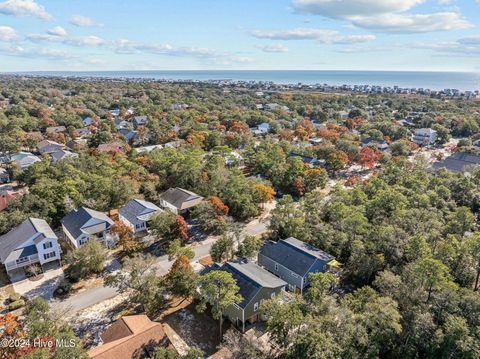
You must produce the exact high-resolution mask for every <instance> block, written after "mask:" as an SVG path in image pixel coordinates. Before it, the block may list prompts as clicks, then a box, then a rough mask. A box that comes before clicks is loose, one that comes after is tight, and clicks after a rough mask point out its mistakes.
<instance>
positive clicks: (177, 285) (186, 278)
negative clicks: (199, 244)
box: [167, 256, 198, 298]
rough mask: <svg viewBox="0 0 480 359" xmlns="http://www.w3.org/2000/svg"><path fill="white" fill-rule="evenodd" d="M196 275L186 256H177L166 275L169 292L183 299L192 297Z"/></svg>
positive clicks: (196, 279) (195, 285) (195, 286)
mask: <svg viewBox="0 0 480 359" xmlns="http://www.w3.org/2000/svg"><path fill="white" fill-rule="evenodd" d="M197 281H198V275H197V274H196V273H195V272H194V271H193V268H192V266H191V265H190V261H189V260H188V257H186V256H179V257H178V258H177V259H176V260H175V262H174V263H173V265H172V268H171V269H170V271H169V272H168V274H167V283H168V286H169V288H170V290H171V291H172V292H173V293H175V294H177V295H179V296H182V297H184V298H187V297H190V296H193V295H194V294H195V291H196V288H197Z"/></svg>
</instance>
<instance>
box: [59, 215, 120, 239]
mask: <svg viewBox="0 0 480 359" xmlns="http://www.w3.org/2000/svg"><path fill="white" fill-rule="evenodd" d="M91 220H93V221H91ZM89 222H90V223H89ZM104 222H105V223H106V227H107V229H108V228H110V226H111V225H113V220H112V219H110V217H108V216H107V215H106V214H105V213H102V212H99V211H95V210H93V209H90V208H86V207H80V208H79V209H74V210H72V211H70V212H69V213H67V215H66V216H65V217H63V218H62V220H61V223H62V224H63V225H64V226H65V228H66V229H67V231H68V232H70V234H71V235H72V236H73V237H74V238H78V237H79V236H80V235H81V234H83V233H88V231H87V230H86V229H87V226H86V225H87V224H88V227H90V226H93V225H96V224H100V223H104ZM89 234H91V233H89Z"/></svg>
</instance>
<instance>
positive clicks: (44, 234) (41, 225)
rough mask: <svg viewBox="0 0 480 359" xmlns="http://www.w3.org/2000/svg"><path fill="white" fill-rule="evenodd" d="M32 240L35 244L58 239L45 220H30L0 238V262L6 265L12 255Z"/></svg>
mask: <svg viewBox="0 0 480 359" xmlns="http://www.w3.org/2000/svg"><path fill="white" fill-rule="evenodd" d="M30 238H33V241H34V243H35V244H37V243H39V242H40V241H42V240H43V239H45V238H52V239H57V236H56V235H55V233H53V231H52V229H51V228H50V226H49V225H48V223H47V222H46V221H45V220H43V219H38V218H28V219H26V220H25V221H23V222H22V223H21V224H20V225H18V226H17V227H15V228H13V229H12V230H11V231H10V232H8V233H7V234H4V235H3V236H1V237H0V260H1V261H2V263H5V262H6V261H7V260H8V258H9V257H10V254H12V253H13V252H14V251H15V249H16V248H17V247H19V246H21V245H22V244H23V243H25V242H26V241H27V240H29V239H30Z"/></svg>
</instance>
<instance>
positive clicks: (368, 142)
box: [362, 137, 390, 151]
mask: <svg viewBox="0 0 480 359" xmlns="http://www.w3.org/2000/svg"><path fill="white" fill-rule="evenodd" d="M367 146H368V147H373V148H375V149H377V150H379V151H386V150H388V149H389V148H390V146H389V145H388V143H387V141H385V140H377V139H374V138H371V137H369V138H366V139H364V140H362V148H364V147H367Z"/></svg>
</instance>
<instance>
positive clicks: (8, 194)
mask: <svg viewBox="0 0 480 359" xmlns="http://www.w3.org/2000/svg"><path fill="white" fill-rule="evenodd" d="M22 196H23V192H20V191H15V190H14V189H13V187H12V186H10V185H3V186H0V212H1V211H3V210H5V209H7V207H8V204H9V203H10V202H12V201H13V200H15V199H17V198H20V197H22Z"/></svg>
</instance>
